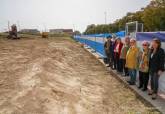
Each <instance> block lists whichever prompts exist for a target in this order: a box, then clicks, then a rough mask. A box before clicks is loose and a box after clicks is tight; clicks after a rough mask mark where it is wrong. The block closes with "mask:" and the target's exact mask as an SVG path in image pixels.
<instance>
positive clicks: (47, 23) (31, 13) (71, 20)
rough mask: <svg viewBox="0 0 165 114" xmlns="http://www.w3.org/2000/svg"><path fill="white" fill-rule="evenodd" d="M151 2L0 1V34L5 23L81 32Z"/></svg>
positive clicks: (120, 0)
mask: <svg viewBox="0 0 165 114" xmlns="http://www.w3.org/2000/svg"><path fill="white" fill-rule="evenodd" d="M150 1H151V0H0V31H2V30H4V29H7V23H8V21H10V24H13V23H19V25H20V28H21V29H22V28H37V29H39V30H44V28H45V27H46V28H47V29H52V28H75V29H77V30H80V31H81V32H82V31H84V30H85V29H86V26H87V25H89V24H104V23H105V13H104V12H107V23H112V22H113V21H115V20H116V19H119V18H121V17H123V16H124V15H126V13H127V12H135V11H137V10H140V9H141V8H142V7H145V6H146V5H147V4H149V2H150Z"/></svg>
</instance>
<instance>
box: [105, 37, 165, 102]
mask: <svg viewBox="0 0 165 114" xmlns="http://www.w3.org/2000/svg"><path fill="white" fill-rule="evenodd" d="M141 45H142V46H140V47H142V48H140V47H138V45H137V41H136V39H134V38H129V37H125V38H124V41H122V40H121V38H115V37H111V36H108V37H107V40H106V42H105V44H104V49H105V54H106V56H107V60H108V67H110V68H111V69H113V70H117V72H118V73H120V74H122V76H129V77H130V80H129V81H127V82H128V83H129V84H130V85H135V84H136V79H137V74H139V85H138V88H139V89H142V91H148V95H151V96H152V99H153V100H154V99H156V98H157V93H158V86H159V77H160V76H161V74H162V73H163V71H164V70H165V67H164V65H165V53H164V50H163V49H162V48H161V41H160V40H159V39H158V38H154V39H153V40H152V41H151V42H149V41H145V40H144V41H143V42H142V44H141ZM138 72H139V73H138ZM149 79H150V87H151V89H150V90H149V89H148V88H147V87H148V84H149Z"/></svg>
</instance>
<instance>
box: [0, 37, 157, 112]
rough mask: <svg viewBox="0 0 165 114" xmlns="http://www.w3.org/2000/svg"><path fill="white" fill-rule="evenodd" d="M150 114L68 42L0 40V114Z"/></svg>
mask: <svg viewBox="0 0 165 114" xmlns="http://www.w3.org/2000/svg"><path fill="white" fill-rule="evenodd" d="M152 111H154V110H153V109H152V107H149V106H147V105H146V104H144V103H143V102H142V101H141V100H140V99H138V98H136V95H135V94H134V93H133V92H132V91H130V90H129V89H128V88H126V87H125V86H124V85H123V84H122V83H121V82H119V81H118V80H116V79H115V78H114V77H113V76H111V75H110V73H109V72H108V71H106V70H105V68H104V67H103V66H102V65H101V63H99V62H98V61H97V60H96V59H95V58H94V57H93V56H92V55H90V54H89V53H88V52H86V51H85V50H84V49H83V48H81V46H80V45H78V44H77V43H75V42H74V41H72V40H67V39H59V38H57V39H56V38H55V39H39V38H36V39H21V40H0V114H127V113H131V114H134V113H147V112H148V113H149V112H152ZM155 113H158V112H156V111H155Z"/></svg>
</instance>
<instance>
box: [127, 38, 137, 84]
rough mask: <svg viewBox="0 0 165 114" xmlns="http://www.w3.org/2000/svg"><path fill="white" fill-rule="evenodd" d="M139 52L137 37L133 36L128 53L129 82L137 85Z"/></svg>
mask: <svg viewBox="0 0 165 114" xmlns="http://www.w3.org/2000/svg"><path fill="white" fill-rule="evenodd" d="M138 54H139V48H138V47H137V44H136V39H134V38H132V39H131V40H130V48H129V50H128V52H127V55H126V65H125V66H126V67H127V68H128V72H129V76H130V81H128V83H129V84H130V85H135V82H136V72H137V68H138Z"/></svg>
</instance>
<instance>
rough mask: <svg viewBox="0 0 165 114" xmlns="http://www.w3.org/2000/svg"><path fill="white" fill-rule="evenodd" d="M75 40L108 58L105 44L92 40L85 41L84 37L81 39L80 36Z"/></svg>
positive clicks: (75, 37)
mask: <svg viewBox="0 0 165 114" xmlns="http://www.w3.org/2000/svg"><path fill="white" fill-rule="evenodd" d="M74 39H75V40H76V41H78V42H80V43H82V44H86V45H87V46H89V47H90V48H92V49H93V50H95V51H96V52H98V53H99V54H100V55H101V56H103V57H105V56H106V55H105V52H104V43H101V42H96V41H93V40H90V39H85V38H83V37H82V38H81V37H80V36H74ZM96 39H97V38H96Z"/></svg>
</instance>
